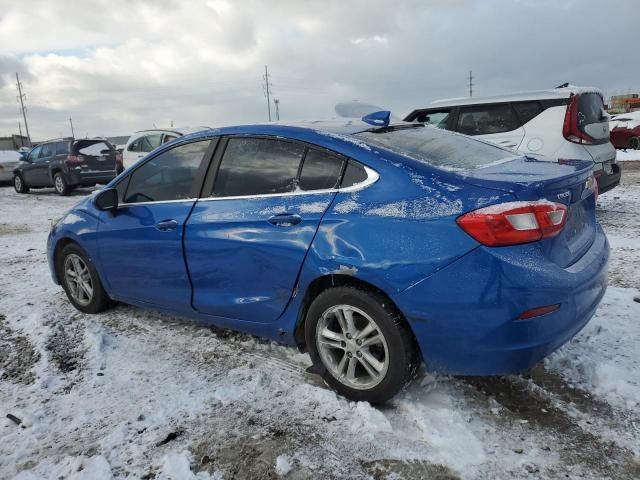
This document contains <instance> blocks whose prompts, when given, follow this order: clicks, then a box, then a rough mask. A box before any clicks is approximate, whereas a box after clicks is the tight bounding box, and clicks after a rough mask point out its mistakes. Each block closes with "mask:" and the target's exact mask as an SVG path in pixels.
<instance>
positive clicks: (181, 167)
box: [124, 140, 210, 203]
mask: <svg viewBox="0 0 640 480" xmlns="http://www.w3.org/2000/svg"><path fill="white" fill-rule="evenodd" d="M209 143H210V141H209V140H206V141H201V142H193V143H188V144H186V145H180V146H178V147H175V148H172V149H171V150H168V151H166V152H164V153H161V154H160V155H158V156H156V157H154V158H152V159H151V160H149V161H147V162H146V163H145V164H144V165H142V166H140V168H137V169H136V170H134V172H133V173H132V174H131V175H130V178H129V183H128V187H127V192H126V194H125V195H124V203H140V202H163V201H169V200H181V199H186V198H190V197H191V196H192V190H193V183H194V181H195V179H196V176H197V173H198V168H199V167H200V164H201V163H202V161H203V159H204V158H205V155H206V153H207V148H208V147H209Z"/></svg>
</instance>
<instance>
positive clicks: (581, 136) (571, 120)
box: [562, 95, 594, 145]
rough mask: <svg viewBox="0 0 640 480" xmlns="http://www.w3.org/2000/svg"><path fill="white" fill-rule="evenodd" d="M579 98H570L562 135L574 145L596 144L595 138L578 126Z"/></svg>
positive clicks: (574, 96) (572, 96)
mask: <svg viewBox="0 0 640 480" xmlns="http://www.w3.org/2000/svg"><path fill="white" fill-rule="evenodd" d="M579 98H580V97H579V95H571V97H569V105H567V111H566V113H565V114H564V124H563V125H562V135H563V136H564V138H566V139H567V140H569V141H570V142H572V143H582V144H587V145H590V144H592V143H593V142H594V140H593V138H591V137H590V136H589V135H587V134H586V133H584V132H583V131H582V130H580V127H579V125H578V116H579V113H580V106H579V104H578V99H579Z"/></svg>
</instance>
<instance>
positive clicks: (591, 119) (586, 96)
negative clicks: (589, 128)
mask: <svg viewBox="0 0 640 480" xmlns="http://www.w3.org/2000/svg"><path fill="white" fill-rule="evenodd" d="M603 109H604V104H603V102H602V97H601V96H600V95H599V94H597V93H581V94H580V97H579V98H578V126H579V127H584V126H586V125H590V124H592V123H600V122H602V121H603V118H602V111H603Z"/></svg>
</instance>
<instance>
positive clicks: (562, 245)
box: [464, 157, 596, 268]
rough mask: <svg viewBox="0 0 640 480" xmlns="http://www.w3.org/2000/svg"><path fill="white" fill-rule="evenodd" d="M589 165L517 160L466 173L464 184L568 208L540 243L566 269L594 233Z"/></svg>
mask: <svg viewBox="0 0 640 480" xmlns="http://www.w3.org/2000/svg"><path fill="white" fill-rule="evenodd" d="M592 166H593V165H592V163H591V162H589V161H584V160H562V161H559V162H549V161H540V160H537V159H533V158H529V157H520V158H517V159H515V160H512V161H508V162H504V163H501V164H499V165H492V166H488V167H486V168H479V169H475V170H471V171H467V172H466V173H465V175H464V177H465V178H464V179H465V181H466V182H467V183H470V184H472V185H476V186H481V187H485V188H492V189H494V190H499V191H502V192H509V193H511V194H512V195H513V196H514V197H515V198H516V199H517V200H521V201H531V200H543V199H544V200H548V201H551V202H554V203H561V204H563V205H566V206H567V220H566V222H565V225H564V228H563V229H562V231H561V232H560V233H559V234H558V235H557V236H556V237H553V238H549V239H546V240H542V241H540V242H539V243H540V246H541V248H542V249H543V252H544V253H545V255H546V256H547V257H548V258H549V259H550V260H552V261H553V262H554V263H556V264H557V265H559V266H561V267H563V268H565V267H568V266H570V265H572V264H573V263H575V262H576V261H577V260H579V259H580V257H582V255H583V254H584V253H585V252H586V251H587V250H588V248H589V247H590V246H591V243H592V242H593V240H594V238H595V234H596V216H595V195H594V192H593V191H592V190H591V188H590V186H589V178H590V177H591V176H592Z"/></svg>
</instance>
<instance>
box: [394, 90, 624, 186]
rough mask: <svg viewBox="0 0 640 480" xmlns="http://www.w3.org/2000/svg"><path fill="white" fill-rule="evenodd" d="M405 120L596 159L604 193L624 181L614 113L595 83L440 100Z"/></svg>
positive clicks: (553, 154)
mask: <svg viewBox="0 0 640 480" xmlns="http://www.w3.org/2000/svg"><path fill="white" fill-rule="evenodd" d="M405 120H406V121H411V122H421V123H425V124H429V125H434V126H436V127H439V128H444V129H447V130H453V131H456V132H460V133H463V134H465V135H471V136H476V137H479V138H481V139H483V140H487V141H490V142H493V143H496V144H498V145H500V146H503V147H506V148H511V149H514V150H519V151H521V152H523V153H525V154H535V155H542V156H545V157H548V158H550V159H554V160H556V159H563V160H566V159H569V160H571V159H580V160H588V161H591V162H593V171H594V174H595V176H596V179H597V181H598V188H599V189H600V193H604V192H606V191H608V190H611V189H612V188H614V187H615V186H616V185H618V184H619V183H620V167H619V166H618V164H616V151H615V148H614V147H613V145H612V144H611V141H610V139H609V115H608V114H607V113H606V111H605V110H604V103H603V99H602V93H601V92H600V91H599V90H597V89H594V88H585V87H575V86H570V85H566V86H565V85H563V86H561V87H558V88H553V89H549V90H539V91H532V92H521V93H515V94H511V95H499V96H492V97H466V98H459V99H452V100H438V101H435V102H433V103H432V104H431V105H430V106H429V107H426V108H419V109H416V110H414V111H412V112H411V113H410V114H409V115H408V116H407V117H406V118H405Z"/></svg>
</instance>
